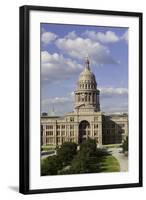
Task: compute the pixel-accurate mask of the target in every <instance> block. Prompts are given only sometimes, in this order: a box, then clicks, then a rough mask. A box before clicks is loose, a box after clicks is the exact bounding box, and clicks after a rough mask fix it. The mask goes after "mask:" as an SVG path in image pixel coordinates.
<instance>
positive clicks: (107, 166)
mask: <svg viewBox="0 0 146 200" xmlns="http://www.w3.org/2000/svg"><path fill="white" fill-rule="evenodd" d="M99 161H100V164H101V167H100V169H99V172H119V171H120V165H119V162H118V161H117V159H116V158H115V157H114V156H112V155H107V156H103V157H101V158H100V160H99Z"/></svg>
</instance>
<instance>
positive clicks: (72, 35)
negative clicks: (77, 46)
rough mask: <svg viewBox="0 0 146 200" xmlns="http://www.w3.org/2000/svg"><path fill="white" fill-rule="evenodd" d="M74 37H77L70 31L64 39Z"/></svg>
mask: <svg viewBox="0 0 146 200" xmlns="http://www.w3.org/2000/svg"><path fill="white" fill-rule="evenodd" d="M76 37H77V35H76V32H75V31H71V32H69V33H68V34H67V35H66V36H65V38H68V39H75V38H76Z"/></svg>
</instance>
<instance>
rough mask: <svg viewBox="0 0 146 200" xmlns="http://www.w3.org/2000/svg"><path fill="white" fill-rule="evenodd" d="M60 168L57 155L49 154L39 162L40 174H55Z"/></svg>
mask: <svg viewBox="0 0 146 200" xmlns="http://www.w3.org/2000/svg"><path fill="white" fill-rule="evenodd" d="M61 168H62V164H61V162H60V160H59V158H58V156H56V155H55V156H50V157H48V158H46V159H43V160H42V162H41V175H42V176H44V175H56V174H58V170H60V169H61Z"/></svg>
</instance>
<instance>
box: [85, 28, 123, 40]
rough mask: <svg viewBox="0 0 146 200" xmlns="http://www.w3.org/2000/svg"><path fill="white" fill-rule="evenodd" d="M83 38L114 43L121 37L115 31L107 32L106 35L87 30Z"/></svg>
mask: <svg viewBox="0 0 146 200" xmlns="http://www.w3.org/2000/svg"><path fill="white" fill-rule="evenodd" d="M83 36H87V37H88V38H90V39H92V40H95V41H99V42H102V43H114V42H118V41H119V40H120V38H119V36H118V35H116V33H115V32H113V31H106V32H105V33H103V32H96V31H88V30H87V31H85V32H84V33H83Z"/></svg>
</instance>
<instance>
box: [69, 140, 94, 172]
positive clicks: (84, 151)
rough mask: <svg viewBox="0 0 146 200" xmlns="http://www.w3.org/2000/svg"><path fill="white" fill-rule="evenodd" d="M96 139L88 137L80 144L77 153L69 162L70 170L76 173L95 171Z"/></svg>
mask: <svg viewBox="0 0 146 200" xmlns="http://www.w3.org/2000/svg"><path fill="white" fill-rule="evenodd" d="M96 153H97V147H96V141H95V140H93V139H90V138H89V139H88V140H86V141H84V142H83V143H82V144H81V145H80V150H79V152H78V154H77V155H76V156H75V157H74V159H73V161H72V162H71V168H70V171H71V172H72V173H73V174H76V173H91V172H92V173H93V172H96V171H97V158H96Z"/></svg>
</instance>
